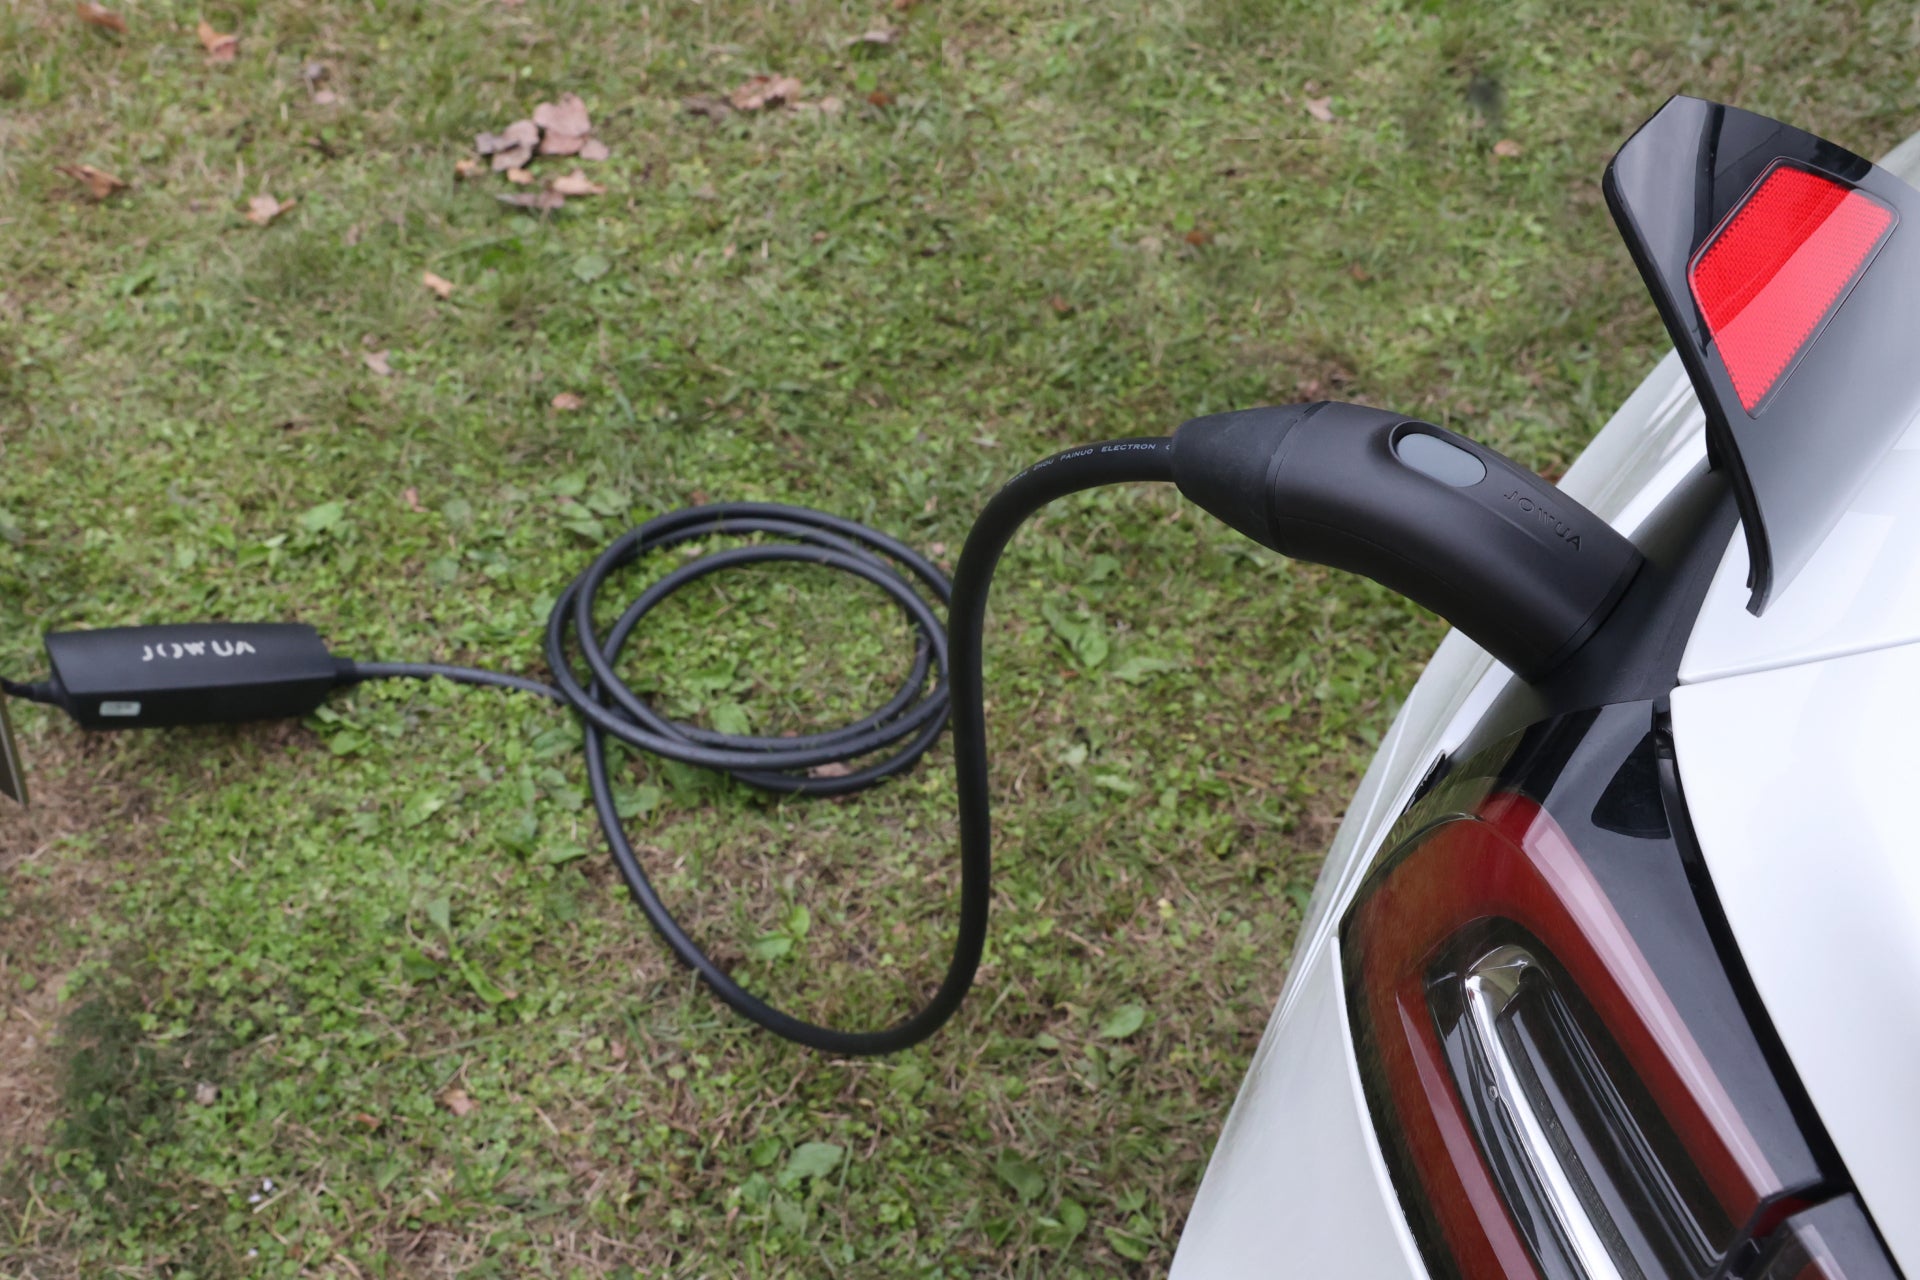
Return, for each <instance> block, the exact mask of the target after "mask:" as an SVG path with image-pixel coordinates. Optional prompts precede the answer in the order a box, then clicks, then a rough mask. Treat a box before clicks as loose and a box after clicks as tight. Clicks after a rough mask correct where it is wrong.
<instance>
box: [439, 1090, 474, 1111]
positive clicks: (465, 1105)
mask: <svg viewBox="0 0 1920 1280" xmlns="http://www.w3.org/2000/svg"><path fill="white" fill-rule="evenodd" d="M440 1105H441V1106H443V1107H445V1108H446V1109H447V1110H449V1111H451V1112H453V1114H454V1115H456V1116H464V1115H466V1114H467V1113H468V1112H470V1111H472V1110H473V1109H474V1108H475V1107H477V1106H479V1105H480V1104H479V1103H477V1102H475V1101H474V1100H473V1098H472V1097H471V1096H470V1095H469V1094H468V1093H467V1091H466V1090H465V1089H449V1090H447V1091H446V1092H445V1093H443V1094H441V1095H440Z"/></svg>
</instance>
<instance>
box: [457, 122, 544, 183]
mask: <svg viewBox="0 0 1920 1280" xmlns="http://www.w3.org/2000/svg"><path fill="white" fill-rule="evenodd" d="M539 145H540V126H539V125H537V124H535V123H534V122H533V121H531V120H515V121H514V122H513V123H512V124H510V125H508V126H507V127H506V128H505V129H503V130H501V131H500V132H499V133H483V134H481V135H480V136H479V137H477V138H475V139H474V140H473V149H474V150H475V151H478V152H479V153H480V154H481V155H483V156H492V157H493V171H494V172H495V173H500V172H503V171H505V170H507V169H524V168H526V167H527V162H528V161H530V160H532V159H533V152H534V149H535V148H536V147H538V146H539Z"/></svg>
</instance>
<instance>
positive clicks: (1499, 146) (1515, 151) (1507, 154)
mask: <svg viewBox="0 0 1920 1280" xmlns="http://www.w3.org/2000/svg"><path fill="white" fill-rule="evenodd" d="M1493 154H1495V155H1497V156H1500V157H1501V158H1503V159H1507V160H1511V159H1513V158H1514V157H1515V156H1517V155H1519V154H1520V144H1519V143H1517V142H1515V141H1514V140H1513V139H1512V138H1502V139H1500V141H1498V142H1496V143H1494V144H1493Z"/></svg>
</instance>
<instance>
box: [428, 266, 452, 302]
mask: <svg viewBox="0 0 1920 1280" xmlns="http://www.w3.org/2000/svg"><path fill="white" fill-rule="evenodd" d="M420 283H421V284H423V285H425V286H427V288H429V289H431V290H433V291H434V292H435V293H437V294H439V295H440V296H441V297H442V298H451V297H452V296H453V281H451V280H449V279H447V278H446V277H445V276H437V275H435V274H433V272H431V271H422V272H421V273H420Z"/></svg>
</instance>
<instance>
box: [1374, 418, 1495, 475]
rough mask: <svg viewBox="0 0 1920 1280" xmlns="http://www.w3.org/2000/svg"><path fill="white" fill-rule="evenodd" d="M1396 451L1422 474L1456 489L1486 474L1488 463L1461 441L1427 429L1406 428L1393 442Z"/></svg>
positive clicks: (1403, 460)
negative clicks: (1434, 434) (1462, 445)
mask: <svg viewBox="0 0 1920 1280" xmlns="http://www.w3.org/2000/svg"><path fill="white" fill-rule="evenodd" d="M1393 451H1394V453H1395V454H1397V455H1398V456H1399V458H1400V461H1402V462H1404V463H1406V464H1407V465H1408V466H1410V467H1412V468H1413V469H1414V470H1415V471H1418V472H1419V473H1420V474H1421V475H1426V476H1432V477H1433V478H1434V479H1435V480H1438V481H1439V482H1440V483H1441V484H1450V485H1452V486H1453V487H1454V488H1456V489H1465V488H1467V487H1468V486H1469V485H1476V484H1479V483H1480V482H1481V481H1482V480H1485V479H1486V478H1487V464H1486V463H1484V462H1482V461H1480V459H1478V458H1476V457H1475V456H1474V455H1473V454H1471V453H1469V452H1468V451H1467V450H1465V449H1462V448H1461V447H1460V446H1459V445H1457V444H1451V443H1449V442H1447V441H1445V440H1442V439H1441V438H1440V437H1439V436H1430V435H1428V434H1426V433H1425V432H1424V431H1409V432H1407V433H1406V434H1405V435H1403V436H1401V437H1400V438H1399V439H1398V440H1396V441H1394V442H1393Z"/></svg>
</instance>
